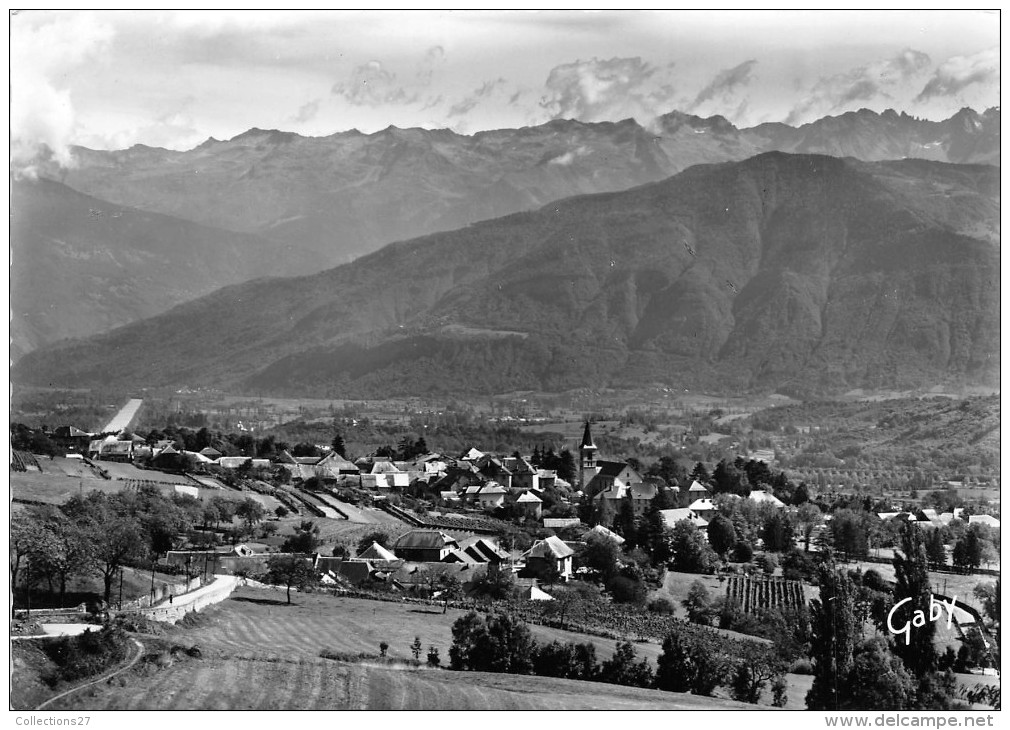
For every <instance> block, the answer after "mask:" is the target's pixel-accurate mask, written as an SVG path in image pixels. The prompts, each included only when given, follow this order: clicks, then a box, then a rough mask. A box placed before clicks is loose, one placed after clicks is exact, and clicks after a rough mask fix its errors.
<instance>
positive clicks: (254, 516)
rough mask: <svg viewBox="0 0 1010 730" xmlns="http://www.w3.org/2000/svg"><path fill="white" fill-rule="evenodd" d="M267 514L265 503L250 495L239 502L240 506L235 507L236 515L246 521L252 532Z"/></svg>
mask: <svg viewBox="0 0 1010 730" xmlns="http://www.w3.org/2000/svg"><path fill="white" fill-rule="evenodd" d="M265 515H266V509H264V508H263V505H262V504H260V503H259V502H257V501H256V500H255V499H251V498H249V497H246V498H245V499H243V500H242V501H241V502H239V504H238V507H236V508H235V516H236V517H238V518H239V519H241V520H242V521H243V522H245V524H246V527H247V528H248V530H249V531H250V532H251V531H252V530H253V528H254V527H256V525H257V524H259V522H260V520H262V519H263V517H264V516H265Z"/></svg>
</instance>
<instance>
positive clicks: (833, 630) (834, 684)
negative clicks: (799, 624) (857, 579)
mask: <svg viewBox="0 0 1010 730" xmlns="http://www.w3.org/2000/svg"><path fill="white" fill-rule="evenodd" d="M817 578H818V585H819V586H820V594H819V597H818V598H815V599H813V600H811V601H810V630H811V640H810V656H811V658H812V659H813V661H814V681H813V685H812V686H811V687H810V691H809V692H807V697H806V700H807V709H808V710H837V709H839V708H841V706H842V703H843V702H844V700H845V699H846V696H847V695H846V693H845V682H846V678H847V677H848V675H849V671H850V669H851V668H852V653H853V650H854V648H855V644H856V636H857V634H858V632H859V627H858V626H857V625H856V620H855V605H854V604H855V595H856V588H855V586H854V585H853V583H852V579H851V578H849V577H848V576H847V575H846V574H845V572H844V571H842V570H840V569H838V568H837V567H836V566H835V562H834V559H833V558H832V557H831V556H830V555H829V558H828V560H826V561H825V562H824V563H822V564H821V566H820V567H819V568H818V571H817Z"/></svg>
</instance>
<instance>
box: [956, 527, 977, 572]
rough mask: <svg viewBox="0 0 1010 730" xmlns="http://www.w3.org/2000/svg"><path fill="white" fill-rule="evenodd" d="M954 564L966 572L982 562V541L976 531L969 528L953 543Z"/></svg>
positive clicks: (971, 570)
mask: <svg viewBox="0 0 1010 730" xmlns="http://www.w3.org/2000/svg"><path fill="white" fill-rule="evenodd" d="M953 557H954V565H955V566H956V567H957V568H960V569H961V570H964V571H966V572H968V573H973V572H975V569H976V568H978V566H979V565H981V564H982V543H981V541H980V540H979V537H978V532H977V531H975V530H972V529H969V530H968V531H967V532H966V533H965V534H964V537H962V538H961V539H960V540H958V541H957V542H956V543H955V544H954V555H953Z"/></svg>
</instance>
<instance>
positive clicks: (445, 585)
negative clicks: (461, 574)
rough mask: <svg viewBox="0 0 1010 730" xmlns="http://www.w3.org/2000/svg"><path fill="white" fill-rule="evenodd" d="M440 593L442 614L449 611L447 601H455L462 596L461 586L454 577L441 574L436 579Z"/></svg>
mask: <svg viewBox="0 0 1010 730" xmlns="http://www.w3.org/2000/svg"><path fill="white" fill-rule="evenodd" d="M438 583H439V587H440V589H441V591H442V613H445V612H446V611H448V610H449V601H455V600H456V599H457V598H459V597H460V596H462V595H463V584H462V583H460V580H459V578H457V577H456V576H454V575H448V574H446V573H443V574H442V576H441V577H440V578H439V579H438Z"/></svg>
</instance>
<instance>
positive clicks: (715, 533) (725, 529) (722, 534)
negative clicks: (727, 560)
mask: <svg viewBox="0 0 1010 730" xmlns="http://www.w3.org/2000/svg"><path fill="white" fill-rule="evenodd" d="M708 544H709V545H711V546H712V549H713V550H715V551H716V552H717V553H718V554H719V555H720V556H723V557H724V556H725V555H726V553H728V552H729V551H730V548H732V547H733V545H735V544H736V528H735V527H733V521H732V520H730V519H729V518H728V517H726V516H724V515H716V516H715V517H713V518H712V521H711V522H709V523H708Z"/></svg>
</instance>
